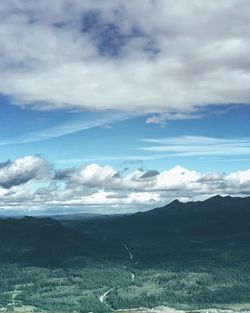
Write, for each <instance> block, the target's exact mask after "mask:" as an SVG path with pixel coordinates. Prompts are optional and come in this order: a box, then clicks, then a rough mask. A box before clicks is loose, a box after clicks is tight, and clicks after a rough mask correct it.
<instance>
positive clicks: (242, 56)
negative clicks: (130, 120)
mask: <svg viewBox="0 0 250 313" xmlns="http://www.w3.org/2000/svg"><path fill="white" fill-rule="evenodd" d="M91 12H92V15H91V14H90V13H91ZM249 14H250V3H249V1H247V0H221V1H219V2H218V1H216V0H212V1H201V0H190V1H186V0H179V1H172V0H156V1H150V0H138V1H133V0H128V1H112V0H107V1H105V2H102V1H93V0H92V1H79V0H72V1H70V2H69V1H68V0H58V1H56V2H53V3H52V2H51V1H49V0H38V1H35V2H34V1H26V0H11V1H7V0H4V1H1V3H0V16H1V19H0V47H1V48H0V53H1V60H0V69H1V81H0V93H2V94H6V95H9V96H11V97H13V99H14V101H15V102H16V104H19V105H23V106H33V107H37V108H38V109H49V108H53V109H55V108H65V107H78V108H83V109H90V110H104V109H120V110H126V111H130V112H133V113H134V112H136V113H140V112H143V113H150V112H151V113H157V112H158V113H162V112H174V113H173V114H174V116H175V117H176V118H184V117H190V113H191V114H192V112H194V109H195V107H196V106H202V105H207V104H228V103H249V102H250V96H249V84H250V71H249V64H250V62H249V49H250V38H249V26H250V25H249V24H250V22H249ZM84 21H85V22H84ZM84 29H85V32H84V31H83V30H84ZM166 116H167V118H168V117H169V115H166ZM166 116H165V117H166ZM170 118H173V116H170ZM148 121H149V122H150V121H151V122H155V118H154V119H152V118H151V120H148Z"/></svg>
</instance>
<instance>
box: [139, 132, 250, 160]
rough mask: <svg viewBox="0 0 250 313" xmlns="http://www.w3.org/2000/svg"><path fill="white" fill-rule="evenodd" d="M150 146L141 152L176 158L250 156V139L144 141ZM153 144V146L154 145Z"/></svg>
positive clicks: (202, 138) (198, 138)
mask: <svg viewBox="0 0 250 313" xmlns="http://www.w3.org/2000/svg"><path fill="white" fill-rule="evenodd" d="M142 141H143V142H144V143H147V144H150V145H149V146H144V147H140V150H144V151H150V152H157V153H159V152H165V153H166V152H167V153H169V155H170V156H171V155H172V156H174V155H178V156H235V155H250V138H228V139H226V138H212V137H202V136H180V137H170V138H160V139H159V138H145V139H142ZM152 144H153V145H152Z"/></svg>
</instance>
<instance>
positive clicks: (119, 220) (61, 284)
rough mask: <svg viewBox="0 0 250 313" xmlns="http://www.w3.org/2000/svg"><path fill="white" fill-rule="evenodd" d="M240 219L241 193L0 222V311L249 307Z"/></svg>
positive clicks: (245, 225) (244, 205) (247, 252)
mask: <svg viewBox="0 0 250 313" xmlns="http://www.w3.org/2000/svg"><path fill="white" fill-rule="evenodd" d="M229 204H230V205H229ZM215 207H217V211H216V218H215V215H214V210H215V209H214V208H215ZM218 208H219V209H218ZM211 211H212V212H213V213H211ZM212 214H213V219H212V218H210V216H212ZM188 215H189V216H190V218H187V216H188ZM191 217H192V218H191ZM249 217H250V206H249V198H246V199H245V200H242V199H241V198H239V199H236V198H233V199H229V198H222V197H216V198H211V199H209V200H207V201H206V202H198V203H188V204H182V203H180V202H174V203H171V204H170V205H168V206H166V207H164V208H159V209H155V210H152V211H148V212H145V213H138V214H134V215H130V216H128V215H126V216H124V217H122V216H118V217H116V216H112V217H100V216H98V217H96V218H91V219H89V220H88V219H82V220H79V219H76V220H74V219H73V218H72V216H71V217H70V219H69V220H67V219H64V220H61V221H60V222H57V221H54V220H53V219H50V218H46V219H44V218H31V217H24V218H21V219H18V220H13V219H7V220H6V219H5V220H0V237H1V238H0V239H1V241H0V246H1V250H0V251H1V255H0V257H1V259H0V260H1V261H0V276H1V285H0V309H1V311H3V312H4V311H8V312H27V313H28V312H46V313H64V312H65V313H66V312H79V313H89V312H94V313H108V312H112V311H116V312H121V313H129V312H134V313H142V312H143V313H144V312H145V313H146V312H147V313H149V312H152V313H158V312H159V313H160V312H161V313H163V312H164V313H165V312H166V313H172V312H173V313H175V312H176V313H178V312H180V313H181V312H211V313H214V312H217V311H218V312H220V313H223V312H224V311H220V310H232V311H233V312H237V311H243V310H249V309H250V265H249V258H250V247H249V241H250V231H249V221H250V219H249ZM128 224H129V225H130V227H129V228H128V227H127V225H128ZM208 227H209V228H210V229H213V232H210V233H209V234H208V233H207V230H206V229H207V228H208ZM52 237H53V240H51V239H52ZM135 308H142V309H135ZM170 308H173V309H170ZM175 310H177V311H175ZM227 312H229V311H227Z"/></svg>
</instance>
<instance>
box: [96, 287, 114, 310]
mask: <svg viewBox="0 0 250 313" xmlns="http://www.w3.org/2000/svg"><path fill="white" fill-rule="evenodd" d="M113 289H114V287H113V288H111V289H109V290H108V291H106V292H104V293H103V294H102V295H100V297H99V300H100V301H101V303H103V304H105V305H106V306H107V307H108V308H109V309H110V310H112V311H114V309H113V308H112V307H111V306H110V305H109V304H108V302H107V301H106V298H107V296H108V294H109V293H110V292H111V291H112V290H113Z"/></svg>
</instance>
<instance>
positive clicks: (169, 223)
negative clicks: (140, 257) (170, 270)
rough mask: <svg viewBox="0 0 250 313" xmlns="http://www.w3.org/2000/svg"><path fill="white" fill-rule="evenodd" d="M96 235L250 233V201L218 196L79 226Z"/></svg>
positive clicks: (248, 198)
mask: <svg viewBox="0 0 250 313" xmlns="http://www.w3.org/2000/svg"><path fill="white" fill-rule="evenodd" d="M79 229H82V230H84V231H87V232H92V231H101V230H103V231H109V230H112V231H117V232H123V231H130V232H136V233H138V232H146V233H149V232H164V233H166V234H173V235H176V234H193V235H199V234H200V235H213V234H231V233H237V232H250V197H245V198H240V197H231V196H226V197H222V196H219V195H217V196H214V197H212V198H209V199H207V200H204V201H190V202H186V203H184V202H180V201H178V200H174V201H173V202H171V203H169V204H167V205H165V206H163V207H159V208H155V209H153V210H150V211H146V212H138V213H135V214H131V215H125V216H114V217H105V218H103V217H98V218H94V219H92V220H88V221H81V222H79Z"/></svg>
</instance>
